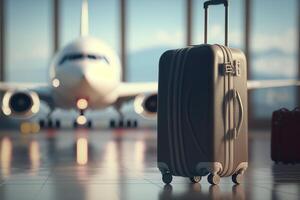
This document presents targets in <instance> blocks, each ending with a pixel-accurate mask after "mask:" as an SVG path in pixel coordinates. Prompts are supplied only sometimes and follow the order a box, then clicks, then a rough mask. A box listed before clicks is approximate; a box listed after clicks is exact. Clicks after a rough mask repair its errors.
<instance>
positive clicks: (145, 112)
mask: <svg viewBox="0 0 300 200" xmlns="http://www.w3.org/2000/svg"><path fill="white" fill-rule="evenodd" d="M134 110H135V112H136V113H138V114H140V115H141V116H143V117H145V118H154V117H156V114H157V94H141V95H138V96H137V97H136V98H135V100H134Z"/></svg>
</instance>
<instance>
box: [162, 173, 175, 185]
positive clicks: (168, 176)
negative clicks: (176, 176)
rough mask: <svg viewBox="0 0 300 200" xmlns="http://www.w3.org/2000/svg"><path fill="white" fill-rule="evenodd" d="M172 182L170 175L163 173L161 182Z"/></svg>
mask: <svg viewBox="0 0 300 200" xmlns="http://www.w3.org/2000/svg"><path fill="white" fill-rule="evenodd" d="M172 180H173V177H172V175H171V173H165V174H163V175H162V181H163V182H164V183H165V184H170V183H171V182H172Z"/></svg>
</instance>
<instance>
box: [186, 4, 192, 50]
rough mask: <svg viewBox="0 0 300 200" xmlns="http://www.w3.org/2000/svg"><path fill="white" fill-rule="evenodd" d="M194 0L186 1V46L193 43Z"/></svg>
mask: <svg viewBox="0 0 300 200" xmlns="http://www.w3.org/2000/svg"><path fill="white" fill-rule="evenodd" d="M192 23H193V0H186V45H187V46H189V45H192V41H193V24H192Z"/></svg>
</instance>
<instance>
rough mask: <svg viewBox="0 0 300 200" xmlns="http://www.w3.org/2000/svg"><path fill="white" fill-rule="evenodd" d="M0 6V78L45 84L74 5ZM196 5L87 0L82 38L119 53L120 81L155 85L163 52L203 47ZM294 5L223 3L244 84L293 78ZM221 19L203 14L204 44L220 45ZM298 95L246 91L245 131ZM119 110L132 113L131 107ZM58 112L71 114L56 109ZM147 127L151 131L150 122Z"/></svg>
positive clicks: (219, 13) (32, 2)
mask: <svg viewBox="0 0 300 200" xmlns="http://www.w3.org/2000/svg"><path fill="white" fill-rule="evenodd" d="M0 4H1V5H0V7H1V20H0V21H1V41H0V50H1V54H0V68H1V70H0V77H1V81H7V82H47V81H48V66H49V63H50V61H51V58H52V57H53V55H54V53H55V52H56V51H57V50H58V49H59V48H61V47H62V46H64V45H66V44H67V43H69V42H70V41H72V40H73V39H75V38H76V37H78V36H79V26H80V9H81V0H38V1H37V0H26V1H20V0H0ZM202 4H203V1H202V0H151V1H150V0H148V1H147V0H110V1H105V0H89V9H90V33H91V35H92V36H96V37H98V38H100V39H102V40H104V41H105V42H106V43H108V44H110V45H111V46H112V47H113V48H114V49H115V50H116V51H117V52H118V53H119V55H120V57H121V60H122V63H123V67H124V71H125V75H124V80H126V81H129V82H135V81H157V75H158V60H159V57H160V55H161V54H162V53H163V52H164V51H166V50H167V49H171V48H178V47H184V46H186V45H191V44H201V43H203V32H204V31H203V13H204V12H203V5H202ZM298 8H299V2H298V1H297V0H285V1H282V0H265V1H261V0H252V1H248V0H232V1H231V2H230V17H229V19H230V27H229V44H230V46H231V47H236V48H241V49H243V50H244V52H245V53H246V55H247V58H248V62H249V66H248V67H249V71H248V79H249V80H254V79H255V80H261V79H290V78H299V68H300V64H299V46H300V44H299V39H298V38H299V32H300V31H299V20H298V19H299V9H298ZM223 15H224V10H223V7H222V6H217V7H214V8H213V9H211V12H210V29H209V42H210V43H223V37H224V36H223V33H224V32H223V29H224V18H223ZM298 93H299V90H297V88H293V87H289V88H281V89H263V90H257V91H254V92H251V93H250V94H249V111H250V112H249V119H250V124H251V127H262V126H269V121H270V117H271V114H272V111H274V110H276V109H279V108H281V107H286V108H288V109H293V108H294V107H296V106H297V105H298V101H299V98H300V96H299V95H298ZM124 109H125V110H126V111H127V112H130V113H132V114H134V113H133V109H132V106H130V105H128V106H127V107H126V108H124ZM62 114H63V115H66V117H70V118H71V117H72V116H75V112H74V113H73V112H61V111H57V112H56V115H62ZM90 115H92V116H94V117H99V118H100V119H106V118H107V116H111V115H113V116H114V115H115V113H114V112H113V111H112V110H110V109H108V110H105V111H104V112H96V113H91V114H90ZM137 117H138V116H137ZM2 120H3V119H2ZM151 123H152V124H154V126H155V121H152V122H151Z"/></svg>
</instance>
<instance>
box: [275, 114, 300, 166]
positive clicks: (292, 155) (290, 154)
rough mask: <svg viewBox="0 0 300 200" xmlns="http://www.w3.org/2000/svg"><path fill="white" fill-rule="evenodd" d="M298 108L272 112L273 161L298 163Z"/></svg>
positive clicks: (299, 152) (299, 115) (299, 137)
mask: <svg viewBox="0 0 300 200" xmlns="http://www.w3.org/2000/svg"><path fill="white" fill-rule="evenodd" d="M299 124H300V108H295V109H294V110H292V111H290V110H288V109H286V108H282V109H280V110H277V111H275V112H273V115H272V134H271V158H272V160H273V161H274V162H275V163H279V162H282V163H284V164H288V163H291V164H295V163H300V148H299V141H300V128H299V127H300V126H299Z"/></svg>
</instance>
